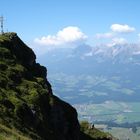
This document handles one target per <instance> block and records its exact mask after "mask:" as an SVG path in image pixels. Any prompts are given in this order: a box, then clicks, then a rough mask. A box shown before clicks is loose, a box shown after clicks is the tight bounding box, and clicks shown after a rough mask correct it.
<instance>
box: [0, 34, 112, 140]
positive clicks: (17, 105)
mask: <svg viewBox="0 0 140 140" xmlns="http://www.w3.org/2000/svg"><path fill="white" fill-rule="evenodd" d="M46 77H47V69H46V68H45V67H44V66H41V65H40V64H38V63H36V56H35V54H34V52H33V51H32V50H31V49H30V48H29V47H28V46H26V45H25V44H24V42H23V41H22V40H21V39H20V38H19V37H18V36H17V34H16V33H5V34H2V35H0V140H30V139H32V140H78V139H79V138H80V139H82V140H83V138H84V140H86V139H87V138H86V137H85V136H87V135H88V133H87V132H85V131H83V130H82V129H81V131H80V125H79V122H78V119H77V112H76V110H75V109H74V108H73V107H72V106H70V105H69V104H68V103H66V102H64V101H62V100H60V99H59V98H57V97H56V96H54V95H53V93H52V89H51V85H50V83H49V82H48V80H47V79H46ZM91 131H92V130H91ZM91 131H90V132H89V133H92V135H91V136H88V137H90V139H91V140H92V139H96V137H93V135H94V134H95V132H91ZM95 136H96V134H95ZM106 136H108V135H106ZM97 139H100V140H102V139H103V140H104V138H102V133H99V135H98V137H97ZM106 139H107V140H111V139H112V138H111V137H109V138H107V137H106Z"/></svg>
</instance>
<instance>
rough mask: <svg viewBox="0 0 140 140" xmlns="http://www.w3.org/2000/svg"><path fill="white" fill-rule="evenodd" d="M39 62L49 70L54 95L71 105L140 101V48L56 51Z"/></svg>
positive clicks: (83, 46) (101, 47) (91, 48)
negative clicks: (56, 94) (109, 101)
mask: <svg viewBox="0 0 140 140" xmlns="http://www.w3.org/2000/svg"><path fill="white" fill-rule="evenodd" d="M38 61H39V62H41V63H42V64H43V65H46V66H47V67H48V69H49V77H50V79H51V83H53V84H52V85H53V90H54V92H56V93H58V94H59V96H60V97H62V98H63V99H64V100H66V101H69V102H70V103H84V102H94V103H100V102H104V101H107V100H114V101H131V102H133V101H140V94H139V92H140V79H139V72H140V45H138V44H123V45H104V44H102V45H99V46H95V47H91V46H89V45H86V44H83V45H80V46H78V47H76V48H74V49H70V48H65V49H64V48H63V49H55V50H52V51H50V52H48V53H47V54H45V55H44V56H42V57H39V59H38ZM68 82H69V83H68ZM67 83H68V84H67ZM60 87H62V88H60Z"/></svg>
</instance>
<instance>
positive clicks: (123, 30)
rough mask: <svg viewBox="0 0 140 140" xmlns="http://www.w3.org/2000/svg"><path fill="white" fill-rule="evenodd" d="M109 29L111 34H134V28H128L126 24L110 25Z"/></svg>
mask: <svg viewBox="0 0 140 140" xmlns="http://www.w3.org/2000/svg"><path fill="white" fill-rule="evenodd" d="M110 29H111V30H112V31H113V32H118V33H130V32H134V31H135V28H134V27H130V26H128V25H127V24H124V25H121V24H113V25H111V27H110Z"/></svg>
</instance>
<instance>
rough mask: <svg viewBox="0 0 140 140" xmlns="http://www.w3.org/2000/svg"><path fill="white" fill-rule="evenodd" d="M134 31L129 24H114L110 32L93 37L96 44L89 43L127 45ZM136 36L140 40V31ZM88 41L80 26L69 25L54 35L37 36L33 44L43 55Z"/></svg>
mask: <svg viewBox="0 0 140 140" xmlns="http://www.w3.org/2000/svg"><path fill="white" fill-rule="evenodd" d="M134 31H136V29H135V28H134V27H131V26H129V25H127V24H112V25H111V26H110V30H109V31H108V32H106V33H97V34H96V35H95V38H94V39H93V42H94V45H93V44H89V45H91V46H97V45H99V46H100V44H101V46H102V44H104V46H106V47H109V48H111V47H113V46H115V45H122V46H126V44H129V43H131V41H130V38H131V37H132V38H133V36H134V34H133V32H134ZM136 36H137V38H138V39H139V40H140V33H139V34H138V33H137V35H136ZM100 39H101V40H100ZM86 41H88V36H87V35H86V34H85V33H83V32H82V31H81V29H80V28H78V27H76V26H68V27H65V28H63V29H62V30H59V31H58V32H57V33H56V34H54V35H48V36H43V37H41V38H35V39H34V43H33V44H32V45H31V46H33V47H32V48H33V50H34V51H35V52H36V54H37V55H42V54H45V53H46V52H48V51H50V50H54V49H60V48H75V47H77V46H79V45H81V44H86V43H87V42H86ZM98 42H99V43H98Z"/></svg>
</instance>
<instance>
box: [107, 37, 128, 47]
mask: <svg viewBox="0 0 140 140" xmlns="http://www.w3.org/2000/svg"><path fill="white" fill-rule="evenodd" d="M127 43H128V42H127V40H126V39H125V38H113V39H112V41H111V43H108V44H107V45H108V46H109V47H112V46H114V45H125V44H127Z"/></svg>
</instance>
